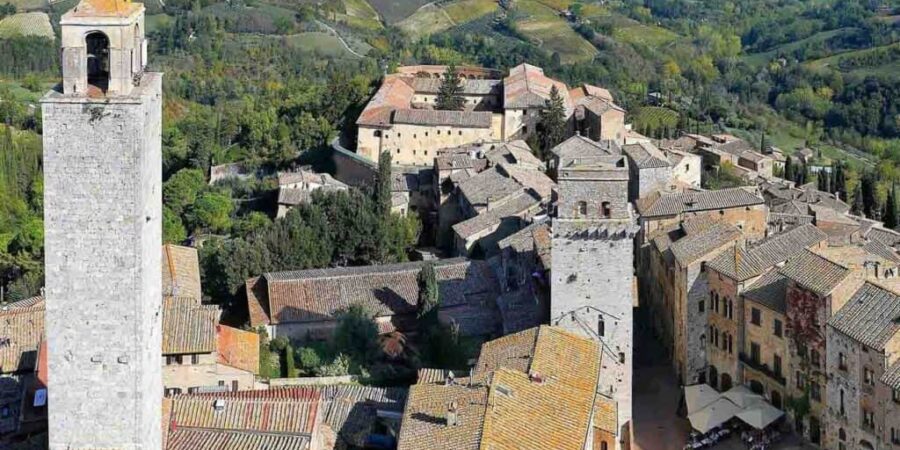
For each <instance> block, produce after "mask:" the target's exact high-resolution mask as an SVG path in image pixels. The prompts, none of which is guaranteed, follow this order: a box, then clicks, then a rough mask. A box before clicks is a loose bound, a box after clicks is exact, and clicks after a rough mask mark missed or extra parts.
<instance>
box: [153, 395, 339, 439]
mask: <svg viewBox="0 0 900 450" xmlns="http://www.w3.org/2000/svg"><path fill="white" fill-rule="evenodd" d="M311 397H312V398H311V399H309V400H300V399H288V400H280V399H259V398H235V397H230V398H229V397H224V396H216V397H210V396H206V395H193V394H188V395H179V396H175V397H173V398H172V409H171V414H170V420H171V425H172V427H174V428H175V429H176V430H178V429H190V428H194V429H196V428H200V429H207V430H218V431H239V432H257V433H281V434H286V435H295V436H296V435H301V436H307V437H310V436H312V433H313V430H314V427H315V424H316V420H317V414H319V409H320V406H321V405H320V402H319V399H318V395H317V394H316V393H313V394H311ZM217 399H218V400H221V403H222V404H223V408H222V409H221V410H218V411H217V410H216V409H215V408H214V402H215V400H217ZM170 441H171V439H170ZM170 445H171V443H170Z"/></svg>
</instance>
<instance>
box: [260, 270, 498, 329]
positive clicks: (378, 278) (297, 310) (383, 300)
mask: <svg viewBox="0 0 900 450" xmlns="http://www.w3.org/2000/svg"><path fill="white" fill-rule="evenodd" d="M424 265H425V263H424V262H412V263H400V264H387V265H380V266H366V267H346V268H335V269H313V270H302V271H289V272H275V273H267V274H265V275H264V277H263V279H262V280H258V281H257V280H254V279H251V280H248V297H250V298H249V300H250V311H251V312H250V314H251V317H255V319H253V322H255V323H254V326H255V325H256V324H258V323H266V322H265V321H264V320H263V319H264V318H265V319H266V320H268V321H271V323H285V322H316V321H322V320H334V319H335V318H336V314H337V313H338V312H339V311H340V310H342V309H345V308H347V307H349V306H350V305H353V304H362V305H364V306H366V307H367V308H368V309H369V310H371V311H372V312H374V313H375V314H376V315H378V316H382V317H384V316H392V315H397V314H406V313H413V312H415V311H416V303H417V301H418V296H419V284H418V274H419V271H420V270H421V269H422V267H423V266H424ZM435 272H436V274H437V278H438V282H439V284H440V292H441V305H442V308H443V307H451V306H457V305H467V304H492V303H493V301H494V300H495V299H496V295H498V288H497V282H496V277H495V275H494V274H493V271H492V270H491V269H490V267H489V266H488V264H487V263H485V262H483V261H469V260H465V259H462V258H457V259H448V260H442V261H440V262H437V263H436V264H435ZM260 281H262V283H260ZM269 314H271V315H269Z"/></svg>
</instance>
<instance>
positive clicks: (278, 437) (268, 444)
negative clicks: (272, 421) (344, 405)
mask: <svg viewBox="0 0 900 450" xmlns="http://www.w3.org/2000/svg"><path fill="white" fill-rule="evenodd" d="M310 441H311V439H310V436H306V435H285V434H276V433H258V432H250V431H223V430H206V429H198V428H177V429H175V430H173V431H171V432H169V434H168V436H167V440H166V450H248V449H265V450H308V449H309V448H310Z"/></svg>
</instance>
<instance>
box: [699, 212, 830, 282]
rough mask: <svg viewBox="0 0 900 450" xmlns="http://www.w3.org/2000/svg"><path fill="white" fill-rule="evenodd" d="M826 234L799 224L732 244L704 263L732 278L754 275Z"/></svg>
mask: <svg viewBox="0 0 900 450" xmlns="http://www.w3.org/2000/svg"><path fill="white" fill-rule="evenodd" d="M827 238H828V236H827V235H826V234H825V233H823V232H822V231H821V230H819V229H818V228H816V227H814V226H812V225H803V226H799V227H795V228H791V229H790V230H788V231H785V232H783V233H779V234H775V235H772V236H770V237H768V238H766V239H765V240H763V241H761V242H759V243H757V244H756V245H754V246H752V247H750V248H747V249H743V248H736V249H735V251H733V252H724V253H722V254H720V255H719V256H717V257H715V258H713V260H711V261H710V262H709V263H708V264H707V267H709V268H711V269H714V270H716V271H717V272H719V273H721V274H723V275H727V276H728V277H730V278H732V279H734V280H737V281H744V280H747V279H750V278H753V277H755V276H758V275H759V274H761V273H762V272H763V271H765V270H766V269H768V268H770V267H772V266H774V265H775V264H778V263H782V262H784V261H787V260H788V259H790V258H791V257H792V256H794V255H796V254H797V253H798V252H799V251H801V250H803V249H806V248H809V247H811V246H813V245H815V244H818V243H820V242H822V241H824V240H826V239H827ZM735 252H737V253H735Z"/></svg>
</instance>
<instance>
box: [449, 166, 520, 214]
mask: <svg viewBox="0 0 900 450" xmlns="http://www.w3.org/2000/svg"><path fill="white" fill-rule="evenodd" d="M522 188H523V185H522V184H521V183H519V182H518V181H516V180H514V179H513V178H512V177H510V176H508V175H507V173H506V172H505V171H503V170H501V169H500V168H499V167H491V168H490V169H487V170H485V171H483V172H481V173H479V174H478V175H475V176H474V177H472V178H469V179H467V180H465V181H463V182H462V183H460V184H459V192H460V194H462V196H463V198H465V200H466V201H467V202H469V204H470V205H472V207H473V208H486V207H488V203H489V202H491V201H500V200H502V199H504V198H506V197H509V196H511V195H514V194H517V193H519V192H521V191H522Z"/></svg>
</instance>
